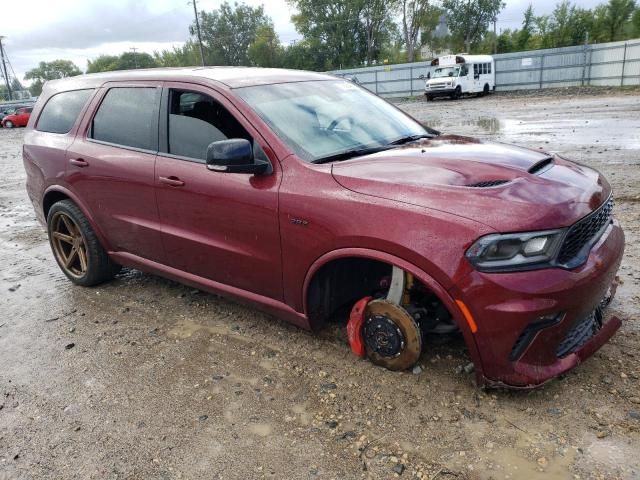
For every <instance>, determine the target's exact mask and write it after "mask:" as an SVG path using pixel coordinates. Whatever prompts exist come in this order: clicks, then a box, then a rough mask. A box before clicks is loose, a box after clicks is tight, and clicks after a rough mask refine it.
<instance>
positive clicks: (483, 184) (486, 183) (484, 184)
mask: <svg viewBox="0 0 640 480" xmlns="http://www.w3.org/2000/svg"><path fill="white" fill-rule="evenodd" d="M505 183H509V180H485V181H483V182H476V183H471V184H469V185H467V187H474V188H488V187H496V186H498V185H503V184H505Z"/></svg>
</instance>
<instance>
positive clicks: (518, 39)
mask: <svg viewBox="0 0 640 480" xmlns="http://www.w3.org/2000/svg"><path fill="white" fill-rule="evenodd" d="M639 12H640V8H637V7H636V5H635V3H634V1H633V0H610V1H609V2H608V3H606V4H600V5H598V6H596V7H595V8H593V9H585V8H582V7H578V6H577V5H576V4H574V3H571V2H570V1H569V0H563V1H561V2H559V3H558V4H556V7H555V9H554V10H553V13H552V14H551V15H542V16H535V14H534V11H533V8H532V7H531V6H530V7H529V8H528V9H527V11H526V12H525V18H524V21H523V23H522V29H521V30H515V31H509V30H506V31H504V32H502V33H501V34H500V35H499V36H498V53H503V52H513V51H519V50H528V49H539V48H556V47H567V46H571V45H580V44H582V43H584V42H585V40H587V39H588V40H589V42H609V41H614V40H628V39H631V38H637V37H638V36H640V13H639ZM525 39H526V42H525ZM483 48H485V49H486V46H485V45H484V44H483ZM487 51H488V50H487Z"/></svg>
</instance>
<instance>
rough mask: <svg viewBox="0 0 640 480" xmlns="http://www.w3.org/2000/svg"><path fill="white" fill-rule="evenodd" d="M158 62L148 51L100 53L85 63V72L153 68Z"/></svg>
mask: <svg viewBox="0 0 640 480" xmlns="http://www.w3.org/2000/svg"><path fill="white" fill-rule="evenodd" d="M157 66H158V63H157V62H156V61H155V60H154V59H153V57H152V56H151V55H149V54H148V53H144V52H143V53H138V52H124V53H122V54H120V55H100V56H99V57H97V58H96V59H94V60H89V61H88V63H87V73H98V72H111V71H113V70H133V69H135V68H153V67H157Z"/></svg>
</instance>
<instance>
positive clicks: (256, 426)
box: [248, 423, 273, 437]
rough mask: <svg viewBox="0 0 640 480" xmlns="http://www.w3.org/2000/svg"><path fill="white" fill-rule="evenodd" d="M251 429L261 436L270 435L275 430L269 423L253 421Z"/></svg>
mask: <svg viewBox="0 0 640 480" xmlns="http://www.w3.org/2000/svg"><path fill="white" fill-rule="evenodd" d="M248 428H249V431H250V432H251V433H253V434H254V435H257V436H259V437H268V436H269V435H271V433H272V432H273V427H272V426H271V425H269V424H268V423H252V424H251V425H249V427H248Z"/></svg>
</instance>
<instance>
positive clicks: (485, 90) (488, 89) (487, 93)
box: [482, 83, 491, 95]
mask: <svg viewBox="0 0 640 480" xmlns="http://www.w3.org/2000/svg"><path fill="white" fill-rule="evenodd" d="M490 91H491V89H490V88H489V84H488V83H485V84H484V89H483V90H482V94H483V95H489V92H490Z"/></svg>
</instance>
